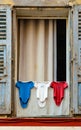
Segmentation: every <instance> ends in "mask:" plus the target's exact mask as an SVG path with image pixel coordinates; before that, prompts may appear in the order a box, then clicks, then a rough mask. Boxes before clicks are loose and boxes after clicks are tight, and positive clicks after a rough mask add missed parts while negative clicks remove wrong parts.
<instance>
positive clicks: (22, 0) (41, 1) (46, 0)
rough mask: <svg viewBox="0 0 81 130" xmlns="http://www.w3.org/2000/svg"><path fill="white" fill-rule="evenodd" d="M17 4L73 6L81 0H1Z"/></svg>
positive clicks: (1, 1)
mask: <svg viewBox="0 0 81 130" xmlns="http://www.w3.org/2000/svg"><path fill="white" fill-rule="evenodd" d="M4 4H8V5H11V6H13V5H15V6H32V5H33V6H68V5H70V6H73V5H77V4H81V0H0V5H4Z"/></svg>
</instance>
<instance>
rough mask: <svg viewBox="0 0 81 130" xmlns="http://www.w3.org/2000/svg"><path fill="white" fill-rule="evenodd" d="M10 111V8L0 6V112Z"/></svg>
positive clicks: (8, 112)
mask: <svg viewBox="0 0 81 130" xmlns="http://www.w3.org/2000/svg"><path fill="white" fill-rule="evenodd" d="M10 113H11V9H10V7H5V6H1V7H0V114H10Z"/></svg>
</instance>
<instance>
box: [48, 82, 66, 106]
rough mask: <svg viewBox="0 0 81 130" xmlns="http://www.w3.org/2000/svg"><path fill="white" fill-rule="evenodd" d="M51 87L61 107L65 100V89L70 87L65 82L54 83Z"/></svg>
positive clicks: (56, 101) (57, 103)
mask: <svg viewBox="0 0 81 130" xmlns="http://www.w3.org/2000/svg"><path fill="white" fill-rule="evenodd" d="M50 87H52V88H53V96H54V100H55V103H56V105H57V106H60V104H61V102H62V100H63V98H64V89H65V88H67V87H68V84H67V83H66V82H65V81H63V82H54V81H53V82H52V83H51V85H50Z"/></svg>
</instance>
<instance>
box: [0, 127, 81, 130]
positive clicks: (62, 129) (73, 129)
mask: <svg viewBox="0 0 81 130" xmlns="http://www.w3.org/2000/svg"><path fill="white" fill-rule="evenodd" d="M0 129H1V130H59V129H60V130H81V127H32V128H31V127H24V126H23V127H0Z"/></svg>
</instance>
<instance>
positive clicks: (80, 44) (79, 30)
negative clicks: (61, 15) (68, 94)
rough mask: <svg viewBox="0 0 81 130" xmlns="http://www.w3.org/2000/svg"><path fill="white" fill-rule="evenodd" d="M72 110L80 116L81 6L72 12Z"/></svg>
mask: <svg viewBox="0 0 81 130" xmlns="http://www.w3.org/2000/svg"><path fill="white" fill-rule="evenodd" d="M73 57H74V61H73V109H74V113H75V114H81V101H80V99H81V6H75V7H74V11H73Z"/></svg>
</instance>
